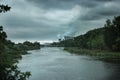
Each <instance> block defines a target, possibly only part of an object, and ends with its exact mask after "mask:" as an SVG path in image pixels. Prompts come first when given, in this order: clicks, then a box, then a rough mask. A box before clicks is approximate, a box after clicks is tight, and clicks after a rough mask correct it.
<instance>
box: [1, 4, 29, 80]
mask: <svg viewBox="0 0 120 80" xmlns="http://www.w3.org/2000/svg"><path fill="white" fill-rule="evenodd" d="M10 9H11V7H9V6H8V5H3V4H2V5H1V4H0V13H2V12H3V13H5V12H7V11H9V10H10ZM6 38H7V34H6V32H5V31H3V26H0V80H26V79H27V78H29V76H30V75H31V74H30V72H21V71H20V70H18V67H17V66H16V65H13V64H14V63H15V62H12V61H13V60H14V59H13V55H11V54H9V53H8V51H6V50H5V46H6V45H5V42H6V41H7V40H6ZM12 47H13V46H12ZM13 52H15V51H13ZM13 52H12V53H13ZM11 60H12V61H11Z"/></svg>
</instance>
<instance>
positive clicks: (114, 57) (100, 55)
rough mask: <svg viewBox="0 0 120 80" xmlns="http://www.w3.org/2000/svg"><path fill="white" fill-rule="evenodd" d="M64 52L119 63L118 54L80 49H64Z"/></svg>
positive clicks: (119, 54)
mask: <svg viewBox="0 0 120 80" xmlns="http://www.w3.org/2000/svg"><path fill="white" fill-rule="evenodd" d="M64 50H66V51H68V52H70V53H73V54H77V55H89V56H92V57H94V58H96V59H100V60H104V61H110V62H120V52H112V51H105V50H89V49H80V48H77V47H65V48H64Z"/></svg>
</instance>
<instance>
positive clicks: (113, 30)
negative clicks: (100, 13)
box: [104, 16, 120, 51]
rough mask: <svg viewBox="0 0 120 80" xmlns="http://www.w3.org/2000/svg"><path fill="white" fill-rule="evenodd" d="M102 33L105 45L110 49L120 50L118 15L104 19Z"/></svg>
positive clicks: (119, 17)
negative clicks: (111, 18)
mask: <svg viewBox="0 0 120 80" xmlns="http://www.w3.org/2000/svg"><path fill="white" fill-rule="evenodd" d="M104 35H105V38H104V39H105V43H106V46H107V47H108V48H109V49H111V50H114V51H120V16H117V17H114V19H113V20H112V21H111V20H109V19H108V20H107V21H106V24H105V33H104Z"/></svg>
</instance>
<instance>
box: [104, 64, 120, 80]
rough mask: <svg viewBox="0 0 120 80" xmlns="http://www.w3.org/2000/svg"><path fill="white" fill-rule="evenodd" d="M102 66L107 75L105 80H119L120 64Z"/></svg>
mask: <svg viewBox="0 0 120 80" xmlns="http://www.w3.org/2000/svg"><path fill="white" fill-rule="evenodd" d="M104 65H105V69H106V70H108V74H109V75H108V77H107V79H106V80H120V63H105V64H104Z"/></svg>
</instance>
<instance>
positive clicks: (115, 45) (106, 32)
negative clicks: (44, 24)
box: [51, 16, 120, 51]
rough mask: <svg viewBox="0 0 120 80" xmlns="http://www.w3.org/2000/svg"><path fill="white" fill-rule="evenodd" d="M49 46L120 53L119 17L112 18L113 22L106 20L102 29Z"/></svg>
mask: <svg viewBox="0 0 120 80" xmlns="http://www.w3.org/2000/svg"><path fill="white" fill-rule="evenodd" d="M51 45H52V46H63V47H78V48H81V49H99V50H112V51H120V16H117V17H114V19H113V20H109V19H108V20H107V21H106V23H105V25H104V27H102V28H98V29H94V30H90V31H88V32H87V33H86V34H84V35H80V36H77V37H74V38H72V39H68V40H61V41H60V42H58V43H52V44H51Z"/></svg>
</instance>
